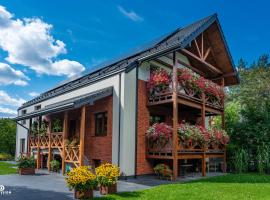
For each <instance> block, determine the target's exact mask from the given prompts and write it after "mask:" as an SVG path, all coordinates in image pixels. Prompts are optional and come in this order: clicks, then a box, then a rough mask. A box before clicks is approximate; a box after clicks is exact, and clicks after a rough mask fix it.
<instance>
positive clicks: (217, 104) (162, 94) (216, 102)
mask: <svg viewBox="0 0 270 200" xmlns="http://www.w3.org/2000/svg"><path fill="white" fill-rule="evenodd" d="M172 93H173V92H172V87H171V85H170V86H169V87H167V88H166V89H164V90H161V91H158V92H157V91H154V92H151V93H150V94H149V98H148V103H149V104H150V105H151V104H157V103H160V102H170V101H171V100H172ZM177 94H178V98H180V99H184V100H188V101H191V102H194V103H198V104H202V103H203V101H204V99H203V97H204V96H205V105H206V106H209V107H213V108H216V109H223V107H224V103H223V102H224V99H223V98H217V97H215V96H213V95H210V94H207V93H205V95H203V93H202V92H198V91H196V90H194V89H190V88H187V87H185V86H183V85H179V86H178V89H177Z"/></svg>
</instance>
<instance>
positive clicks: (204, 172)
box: [201, 93, 206, 176]
mask: <svg viewBox="0 0 270 200" xmlns="http://www.w3.org/2000/svg"><path fill="white" fill-rule="evenodd" d="M201 117H202V122H201V123H202V124H201V125H202V127H204V128H205V93H202V111H201ZM205 175H206V162H205V147H203V157H202V176H205Z"/></svg>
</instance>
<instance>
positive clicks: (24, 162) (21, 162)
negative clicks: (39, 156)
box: [17, 156, 36, 168]
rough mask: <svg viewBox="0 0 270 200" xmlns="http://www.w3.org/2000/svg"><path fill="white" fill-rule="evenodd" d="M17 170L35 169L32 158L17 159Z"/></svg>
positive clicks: (22, 157)
mask: <svg viewBox="0 0 270 200" xmlns="http://www.w3.org/2000/svg"><path fill="white" fill-rule="evenodd" d="M17 165H18V168H35V166H36V163H35V159H34V157H33V156H31V157H29V158H28V157H25V156H21V157H19V159H18V161H17Z"/></svg>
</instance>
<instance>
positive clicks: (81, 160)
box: [79, 105, 86, 166]
mask: <svg viewBox="0 0 270 200" xmlns="http://www.w3.org/2000/svg"><path fill="white" fill-rule="evenodd" d="M85 118H86V106H85V105H84V106H83V107H82V108H81V126H80V151H79V163H80V166H83V165H84V140H85Z"/></svg>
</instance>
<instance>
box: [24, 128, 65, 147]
mask: <svg viewBox="0 0 270 200" xmlns="http://www.w3.org/2000/svg"><path fill="white" fill-rule="evenodd" d="M50 140H51V148H62V147H63V134H62V133H61V132H59V133H51V134H46V135H35V136H33V135H32V136H30V137H29V142H30V147H31V148H37V147H40V148H49V146H50Z"/></svg>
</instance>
